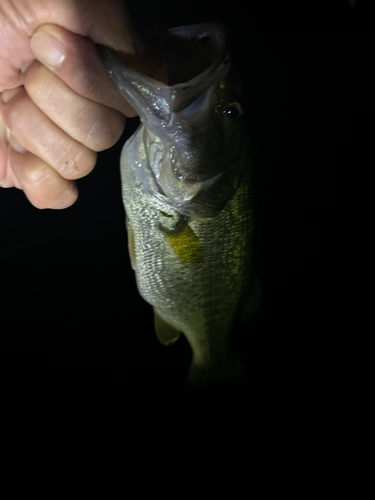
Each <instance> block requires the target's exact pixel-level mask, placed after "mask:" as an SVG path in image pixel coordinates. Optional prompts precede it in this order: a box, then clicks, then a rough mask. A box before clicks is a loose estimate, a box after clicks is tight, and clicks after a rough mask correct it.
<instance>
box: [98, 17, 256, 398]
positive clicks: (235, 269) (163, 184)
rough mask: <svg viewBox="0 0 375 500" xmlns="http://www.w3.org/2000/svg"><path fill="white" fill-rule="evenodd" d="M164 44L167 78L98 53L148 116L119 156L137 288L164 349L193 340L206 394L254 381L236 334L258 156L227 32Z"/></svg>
mask: <svg viewBox="0 0 375 500" xmlns="http://www.w3.org/2000/svg"><path fill="white" fill-rule="evenodd" d="M163 43H164V47H165V49H164V53H163V49H159V50H160V53H161V54H162V55H161V57H162V58H163V60H166V61H167V64H168V67H169V75H170V81H169V82H168V85H166V84H163V83H161V82H158V81H156V80H152V79H151V78H148V77H145V76H144V75H140V74H139V73H137V72H136V71H134V70H132V69H131V68H129V67H126V66H125V65H124V63H123V62H122V61H121V60H120V59H119V58H118V57H117V55H116V54H115V53H114V52H113V51H111V50H110V49H107V48H104V47H101V48H100V50H99V54H100V57H101V59H102V61H103V63H104V65H105V66H106V68H107V70H108V72H109V74H110V76H111V78H112V80H113V81H114V83H115V85H116V86H117V87H118V88H119V90H120V92H121V93H122V94H123V96H124V97H125V98H126V99H127V100H128V102H130V104H131V105H132V106H133V108H134V109H135V110H136V111H137V112H138V114H139V116H140V119H141V122H142V123H141V125H140V127H139V128H138V130H137V131H136V132H135V133H134V135H133V136H132V137H131V138H130V139H129V140H128V141H127V142H126V144H125V146H124V148H123V150H122V154H121V160H120V163H121V178H122V193H123V202H124V206H125V211H126V217H127V228H128V242H129V253H130V258H131V263H132V267H133V269H134V270H135V274H136V281H137V286H138V290H139V293H140V294H141V296H142V297H143V298H144V300H146V301H147V302H148V303H149V304H151V305H152V306H153V308H154V314H155V329H156V334H157V336H158V338H159V340H160V341H161V342H162V343H163V344H166V345H167V344H170V343H173V342H175V341H176V340H177V339H178V338H179V336H180V333H181V332H182V333H183V334H184V335H185V336H186V338H187V340H188V342H189V344H190V346H191V349H192V355H193V356H192V363H191V367H190V371H189V376H188V385H187V388H188V389H190V390H192V391H198V390H199V388H201V387H206V388H207V387H214V386H215V385H216V384H218V385H219V386H220V385H221V386H223V385H225V384H227V383H229V384H231V383H232V382H233V381H238V380H244V379H246V369H245V366H244V363H243V362H242V360H241V358H240V356H239V355H238V354H237V353H236V352H235V351H234V350H233V348H232V345H231V337H230V331H231V327H232V323H233V320H234V317H235V315H236V314H237V315H239V316H240V315H241V311H242V313H243V311H246V310H247V311H249V310H251V309H253V308H254V304H255V302H258V299H254V289H255V288H257V286H258V287H259V283H258V281H257V278H256V276H255V273H254V266H253V254H254V229H255V219H254V203H253V185H252V176H251V165H250V159H249V157H250V152H249V148H248V141H247V134H246V126H245V120H244V118H245V117H244V116H243V115H244V113H243V109H242V105H241V88H240V83H239V81H238V79H237V77H236V76H235V75H234V73H233V71H232V67H231V62H230V57H229V54H228V50H227V43H226V34H225V30H224V28H223V27H222V26H221V25H219V24H217V23H205V24H201V25H193V26H186V27H179V28H174V29H172V30H169V31H168V33H167V34H166V35H165V39H164V40H163V42H162V43H161V46H162V47H163ZM254 287H255V288H254Z"/></svg>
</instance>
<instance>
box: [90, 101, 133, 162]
mask: <svg viewBox="0 0 375 500" xmlns="http://www.w3.org/2000/svg"><path fill="white" fill-rule="evenodd" d="M124 127H125V117H124V116H123V115H122V114H121V113H119V112H118V111H114V110H109V109H108V110H105V112H104V113H103V114H101V115H98V116H96V117H95V118H94V122H93V123H92V125H91V126H90V128H89V130H88V132H87V133H86V137H85V139H84V140H83V144H84V145H85V146H87V147H88V148H90V149H92V150H93V151H96V152H98V151H103V150H105V149H108V148H110V147H112V146H113V145H114V144H116V142H117V141H118V140H119V138H120V137H121V134H122V132H123V130H124Z"/></svg>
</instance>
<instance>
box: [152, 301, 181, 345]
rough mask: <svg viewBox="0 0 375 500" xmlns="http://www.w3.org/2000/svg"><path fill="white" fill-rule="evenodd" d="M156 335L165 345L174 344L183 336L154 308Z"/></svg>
mask: <svg viewBox="0 0 375 500" xmlns="http://www.w3.org/2000/svg"><path fill="white" fill-rule="evenodd" d="M154 326H155V333H156V336H157V338H158V340H159V342H160V343H161V344H163V345H169V344H174V343H175V342H176V341H177V340H178V339H179V338H180V335H181V332H179V331H178V330H176V328H174V327H173V326H171V325H170V324H169V323H167V322H166V321H165V320H164V319H163V318H162V317H161V316H160V314H159V313H158V312H157V310H156V309H155V308H154Z"/></svg>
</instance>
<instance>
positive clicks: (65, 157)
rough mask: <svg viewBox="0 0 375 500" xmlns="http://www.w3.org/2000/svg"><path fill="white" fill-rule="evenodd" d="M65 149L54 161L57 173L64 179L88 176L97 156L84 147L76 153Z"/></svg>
mask: <svg viewBox="0 0 375 500" xmlns="http://www.w3.org/2000/svg"><path fill="white" fill-rule="evenodd" d="M69 149H70V148H67V149H66V150H65V151H64V152H63V153H62V154H61V155H60V158H58V159H57V160H56V162H55V163H56V164H57V165H58V167H57V171H58V172H59V174H60V175H61V176H62V177H64V178H65V179H69V180H75V179H81V178H82V177H85V176H86V175H88V174H89V173H90V172H91V171H92V170H93V168H94V167H95V164H96V160H97V154H96V153H95V152H94V151H92V150H91V149H88V148H86V147H84V146H82V147H80V148H79V151H78V152H71V151H69Z"/></svg>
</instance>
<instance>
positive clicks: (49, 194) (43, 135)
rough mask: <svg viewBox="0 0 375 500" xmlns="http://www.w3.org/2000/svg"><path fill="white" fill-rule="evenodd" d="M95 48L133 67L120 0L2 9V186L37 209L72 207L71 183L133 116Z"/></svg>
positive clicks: (19, 1) (46, 0)
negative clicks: (18, 191) (110, 52)
mask: <svg viewBox="0 0 375 500" xmlns="http://www.w3.org/2000/svg"><path fill="white" fill-rule="evenodd" d="M46 37H48V38H46ZM95 44H102V45H107V46H108V47H111V48H114V49H117V50H119V51H120V52H121V53H122V55H123V57H124V59H125V60H127V59H126V58H127V57H128V58H129V61H130V62H131V61H133V62H134V58H136V56H135V55H134V54H135V53H136V49H135V42H134V37H133V35H132V31H131V28H130V25H129V21H128V17H127V14H126V11H125V9H124V6H123V2H122V1H121V0H111V2H110V1H109V0H64V1H61V0H8V1H7V2H3V1H2V2H1V5H0V92H2V95H1V103H0V186H2V187H16V188H18V189H22V190H24V192H25V195H26V196H27V198H28V199H29V201H30V202H31V203H32V204H33V205H34V206H35V207H37V208H55V209H62V208H67V207H69V206H71V205H72V204H73V203H74V202H75V201H76V200H77V198H78V189H77V186H76V183H75V182H74V180H75V179H79V178H81V177H84V176H85V175H87V174H88V173H89V172H90V171H91V170H92V169H93V168H94V166H95V163H96V157H97V152H98V151H102V150H104V149H108V148H110V147H111V146H112V145H113V144H115V143H116V142H117V140H118V139H119V138H120V136H121V134H122V131H123V129H124V125H125V117H124V115H125V116H127V117H133V116H136V112H135V111H134V110H133V109H132V108H131V106H130V105H129V104H128V103H127V102H126V101H125V99H124V98H123V97H122V96H121V95H120V94H119V92H118V91H117V89H116V87H115V86H114V84H113V83H112V82H111V80H110V79H109V78H108V75H107V73H106V71H105V69H104V67H103V66H102V64H101V62H100V59H99V57H98V55H97V51H96V47H95ZM58 47H60V49H62V54H60V55H59V53H58V51H57V48H58ZM49 49H50V53H49V54H50V55H48V50H49ZM52 55H55V56H56V58H57V59H56V61H53V59H52ZM30 61H32V62H31V64H29V66H28V67H27V69H26V70H24V72H22V71H21V68H22V69H24V68H23V67H24V66H25V65H26V66H27V63H29V62H30ZM146 72H147V71H146Z"/></svg>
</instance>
